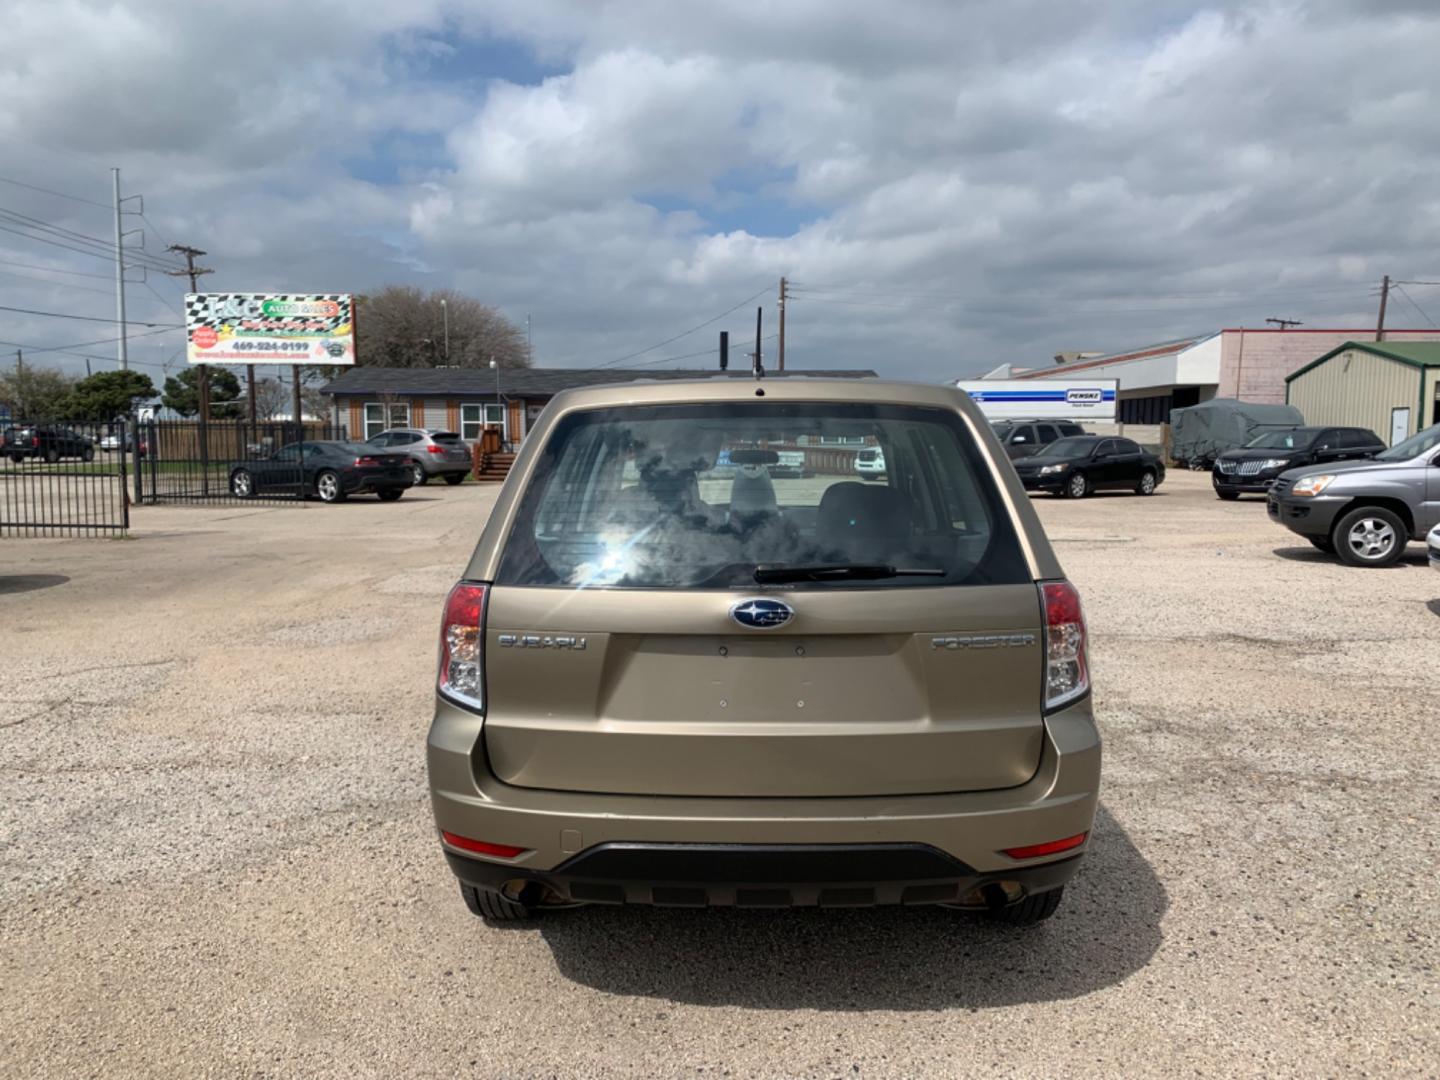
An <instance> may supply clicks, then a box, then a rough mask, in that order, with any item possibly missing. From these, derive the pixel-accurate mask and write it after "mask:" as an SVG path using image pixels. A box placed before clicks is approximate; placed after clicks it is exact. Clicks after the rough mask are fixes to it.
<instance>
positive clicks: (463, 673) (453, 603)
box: [438, 581, 485, 709]
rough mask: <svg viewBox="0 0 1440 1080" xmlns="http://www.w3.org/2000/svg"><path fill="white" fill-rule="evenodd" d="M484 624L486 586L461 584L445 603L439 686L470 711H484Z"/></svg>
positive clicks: (442, 622) (443, 692) (444, 692)
mask: <svg viewBox="0 0 1440 1080" xmlns="http://www.w3.org/2000/svg"><path fill="white" fill-rule="evenodd" d="M484 623H485V586H484V585H471V584H469V583H467V582H463V581H462V582H461V583H460V584H459V585H456V586H455V587H454V588H453V589H451V590H450V595H449V596H448V597H447V598H446V599H445V617H444V619H443V620H442V621H441V623H440V674H439V678H438V686H439V688H440V692H441V693H442V694H444V695H445V696H446V697H449V698H453V699H455V700H456V701H458V702H460V703H461V704H462V705H468V706H469V707H470V708H472V709H482V708H484V707H485V674H484V667H483V661H484V645H483V642H482V639H481V636H480V635H481V633H482V628H483V626H484Z"/></svg>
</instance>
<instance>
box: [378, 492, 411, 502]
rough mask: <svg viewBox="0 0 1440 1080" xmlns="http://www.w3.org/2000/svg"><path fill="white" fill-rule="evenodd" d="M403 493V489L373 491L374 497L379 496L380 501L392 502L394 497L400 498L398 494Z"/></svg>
mask: <svg viewBox="0 0 1440 1080" xmlns="http://www.w3.org/2000/svg"><path fill="white" fill-rule="evenodd" d="M404 494H405V492H403V491H377V492H376V493H375V495H376V497H377V498H379V500H380V501H381V502H394V501H395V500H396V499H398V498H400V496H401V495H404Z"/></svg>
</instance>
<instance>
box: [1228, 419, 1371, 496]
mask: <svg viewBox="0 0 1440 1080" xmlns="http://www.w3.org/2000/svg"><path fill="white" fill-rule="evenodd" d="M1384 449H1385V444H1384V443H1383V442H1381V441H1380V436H1379V435H1376V434H1375V433H1374V432H1373V431H1371V430H1369V429H1368V428H1352V427H1330V428H1327V427H1297V428H1290V429H1289V430H1287V431H1267V432H1266V433H1265V434H1263V435H1257V436H1256V437H1255V438H1254V439H1251V440H1250V441H1249V442H1248V443H1246V444H1245V445H1244V446H1242V447H1240V448H1239V449H1238V450H1227V451H1225V453H1223V454H1221V455H1220V456H1219V457H1218V458H1216V459H1215V464H1214V466H1212V467H1211V470H1210V478H1211V480H1212V481H1213V482H1214V484H1215V494H1216V495H1217V496H1219V497H1220V498H1222V499H1238V498H1239V497H1240V496H1241V495H1242V494H1244V493H1245V492H1247V491H1248V492H1252V493H1254V494H1262V493H1264V492H1266V491H1269V490H1270V485H1271V484H1273V483H1275V480H1276V478H1278V477H1279V475H1280V474H1281V473H1282V472H1284V471H1285V470H1286V469H1298V468H1301V467H1302V466H1305V465H1323V464H1325V463H1326V462H1331V461H1358V460H1361V459H1363V458H1372V457H1374V456H1375V455H1376V454H1378V453H1379V452H1380V451H1381V450H1384Z"/></svg>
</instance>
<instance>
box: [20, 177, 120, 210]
mask: <svg viewBox="0 0 1440 1080" xmlns="http://www.w3.org/2000/svg"><path fill="white" fill-rule="evenodd" d="M0 184H14V185H15V186H16V187H23V188H29V189H30V190H31V191H43V192H44V193H45V194H46V195H54V196H55V197H56V198H60V199H69V200H70V201H71V202H78V203H88V204H89V205H90V206H98V207H100V209H101V210H109V209H110V206H109V204H108V203H102V202H96V201H95V200H94V199H82V198H81V197H80V196H79V195H66V194H65V192H63V191H55V190H54V189H52V188H47V187H39V186H38V185H36V184H27V183H25V181H23V180H12V179H11V178H10V177H8V176H0Z"/></svg>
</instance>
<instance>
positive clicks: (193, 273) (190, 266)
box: [165, 244, 255, 424]
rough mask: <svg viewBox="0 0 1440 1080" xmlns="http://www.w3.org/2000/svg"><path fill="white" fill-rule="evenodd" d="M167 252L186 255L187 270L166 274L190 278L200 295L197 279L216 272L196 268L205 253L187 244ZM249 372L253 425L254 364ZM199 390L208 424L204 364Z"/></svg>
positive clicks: (207, 376)
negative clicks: (197, 262) (197, 261)
mask: <svg viewBox="0 0 1440 1080" xmlns="http://www.w3.org/2000/svg"><path fill="white" fill-rule="evenodd" d="M165 250H166V251H173V252H175V253H176V254H177V255H184V256H185V269H184V270H167V271H165V272H166V273H167V274H169V275H170V276H171V277H188V278H189V279H190V291H191V292H192V293H198V292H199V291H200V286H199V284H198V283H197V279H198V278H199V277H200V275H201V274H213V273H214V272H215V271H213V270H207V269H206V268H205V267H203V266H196V265H195V260H196V259H197V258H199V257H200V256H201V255H204V254H205V252H203V251H201V250H200V249H199V248H194V247H189V246H188V245H186V244H171V245H170V246H169V247H168V248H166V249H165ZM247 370H248V371H249V373H250V408H251V410H252V412H251V416H250V421H251V423H254V421H255V416H254V412H253V410H254V408H255V367H254V365H253V364H251V365H248V366H247ZM199 389H200V423H201V424H208V423H209V422H210V369H209V368H208V367H207V366H206V365H204V364H201V365H200V387H199Z"/></svg>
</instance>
